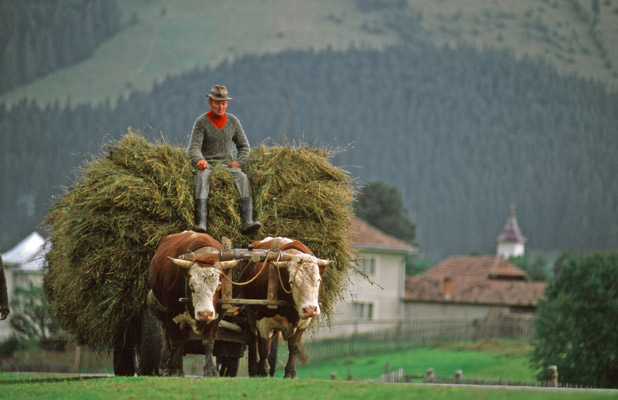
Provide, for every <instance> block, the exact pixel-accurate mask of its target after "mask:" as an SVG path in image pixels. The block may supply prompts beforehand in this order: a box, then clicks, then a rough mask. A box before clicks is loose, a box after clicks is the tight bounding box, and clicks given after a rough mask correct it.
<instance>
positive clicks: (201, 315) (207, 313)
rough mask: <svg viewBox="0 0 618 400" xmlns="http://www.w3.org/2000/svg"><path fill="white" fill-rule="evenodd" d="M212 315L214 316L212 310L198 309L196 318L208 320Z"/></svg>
mask: <svg viewBox="0 0 618 400" xmlns="http://www.w3.org/2000/svg"><path fill="white" fill-rule="evenodd" d="M214 317H215V312H214V311H198V312H197V318H196V319H197V320H198V321H210V320H211V319H213V318H214Z"/></svg>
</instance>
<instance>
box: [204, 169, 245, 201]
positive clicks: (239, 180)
mask: <svg viewBox="0 0 618 400" xmlns="http://www.w3.org/2000/svg"><path fill="white" fill-rule="evenodd" d="M227 168H228V170H229V171H230V173H231V174H232V177H233V178H234V184H235V185H236V189H238V192H239V193H240V198H241V199H242V198H245V197H251V186H249V178H247V175H245V173H244V172H242V170H241V169H240V168H232V167H227ZM211 172H212V169H210V168H206V169H204V170H202V171H197V174H196V175H195V178H194V182H195V198H196V199H207V198H208V192H209V191H210V173H211Z"/></svg>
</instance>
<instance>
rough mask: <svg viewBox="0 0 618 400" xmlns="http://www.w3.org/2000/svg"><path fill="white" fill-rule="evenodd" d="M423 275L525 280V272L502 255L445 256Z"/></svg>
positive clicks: (430, 276)
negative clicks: (444, 258)
mask: <svg viewBox="0 0 618 400" xmlns="http://www.w3.org/2000/svg"><path fill="white" fill-rule="evenodd" d="M423 276H426V277H429V278H439V279H441V278H443V277H444V276H450V277H451V278H453V279H454V278H474V279H477V280H478V279H484V278H496V277H503V278H506V279H518V280H527V279H528V276H527V275H526V273H525V272H524V271H522V270H520V269H519V268H517V267H515V266H514V265H512V264H510V263H509V262H507V261H506V260H504V259H503V258H502V257H496V256H476V257H470V256H455V257H450V258H447V259H446V260H444V261H442V262H441V263H439V264H438V265H436V266H435V267H433V268H431V269H430V270H428V271H426V272H425V273H424V274H423Z"/></svg>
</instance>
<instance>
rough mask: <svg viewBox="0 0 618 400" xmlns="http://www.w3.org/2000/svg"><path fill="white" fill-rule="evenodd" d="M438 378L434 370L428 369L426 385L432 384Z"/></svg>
mask: <svg viewBox="0 0 618 400" xmlns="http://www.w3.org/2000/svg"><path fill="white" fill-rule="evenodd" d="M435 378H436V375H435V374H434V372H433V368H427V375H425V383H431V382H433V381H434V379H435Z"/></svg>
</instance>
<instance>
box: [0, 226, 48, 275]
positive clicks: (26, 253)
mask: <svg viewBox="0 0 618 400" xmlns="http://www.w3.org/2000/svg"><path fill="white" fill-rule="evenodd" d="M47 251H49V246H48V245H47V244H46V242H45V239H43V238H42V237H41V235H39V234H38V233H37V232H32V233H31V234H30V235H28V236H27V237H26V238H25V239H24V240H22V241H21V242H19V243H18V244H17V245H16V246H15V247H13V248H12V249H11V250H9V251H7V252H6V253H4V254H2V261H3V262H4V263H5V264H15V265H19V268H20V269H22V270H30V271H39V270H41V269H42V268H43V265H44V263H45V254H46V253H47Z"/></svg>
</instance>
